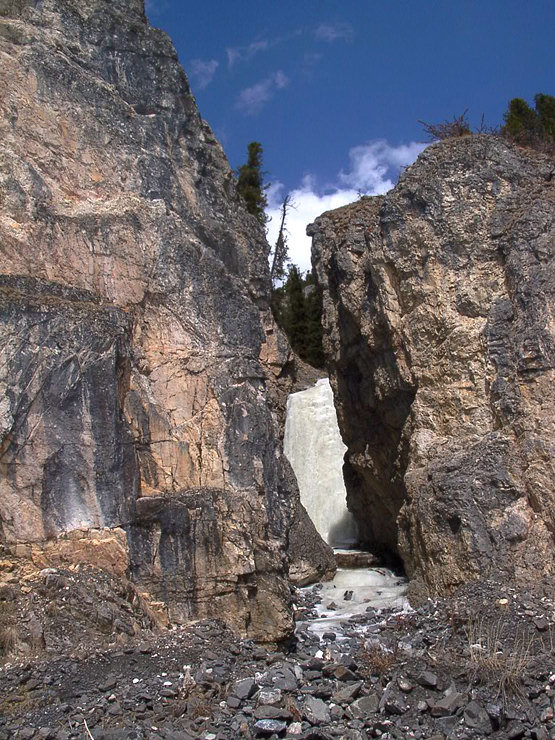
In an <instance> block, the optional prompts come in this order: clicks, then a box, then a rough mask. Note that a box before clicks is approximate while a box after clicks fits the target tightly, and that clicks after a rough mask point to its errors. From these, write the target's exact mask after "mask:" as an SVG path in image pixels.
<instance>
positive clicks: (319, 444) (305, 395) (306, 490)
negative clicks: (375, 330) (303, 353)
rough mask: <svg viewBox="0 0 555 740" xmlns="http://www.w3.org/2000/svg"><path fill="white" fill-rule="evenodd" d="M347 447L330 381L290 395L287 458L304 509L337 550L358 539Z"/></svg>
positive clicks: (286, 437)
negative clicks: (349, 501) (348, 501)
mask: <svg viewBox="0 0 555 740" xmlns="http://www.w3.org/2000/svg"><path fill="white" fill-rule="evenodd" d="M346 449H347V448H346V447H345V445H344V444H343V442H342V440H341V436H340V434H339V427H338V426H337V416H336V413H335V406H334V405H333V393H332V390H331V386H330V383H329V380H328V379H327V378H324V379H323V380H319V381H318V382H317V383H316V385H315V386H313V387H312V388H309V389H308V390H306V391H300V392H299V393H292V394H291V395H290V396H289V399H288V401H287V418H286V422H285V440H284V451H285V455H286V457H287V459H288V460H289V462H290V463H291V466H292V468H293V470H294V471H295V475H296V476H297V482H298V484H299V490H300V493H301V502H302V504H303V506H304V507H305V509H306V510H307V512H308V515H309V516H310V518H311V519H312V521H313V522H314V524H315V526H316V529H317V530H318V532H319V533H320V534H321V536H322V537H323V539H324V540H325V541H326V542H327V543H328V544H330V545H332V546H334V547H348V546H350V545H353V544H355V543H356V541H357V530H356V524H355V521H354V519H353V516H352V514H351V513H350V512H349V511H348V509H347V504H346V497H347V493H346V491H345V484H344V482H343V472H342V469H343V456H344V454H345V450H346Z"/></svg>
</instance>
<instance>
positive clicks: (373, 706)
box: [350, 694, 380, 719]
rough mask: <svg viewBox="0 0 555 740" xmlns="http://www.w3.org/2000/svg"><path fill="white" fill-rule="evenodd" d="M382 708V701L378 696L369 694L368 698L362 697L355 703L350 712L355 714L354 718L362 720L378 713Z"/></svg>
mask: <svg viewBox="0 0 555 740" xmlns="http://www.w3.org/2000/svg"><path fill="white" fill-rule="evenodd" d="M379 706H380V700H379V697H378V695H377V694H369V695H368V696H361V698H360V699H357V700H356V701H354V702H353V703H352V704H351V706H350V710H351V712H352V713H353V717H359V718H360V719H364V718H366V717H367V716H368V715H369V714H374V713H375V712H377V711H378V709H379Z"/></svg>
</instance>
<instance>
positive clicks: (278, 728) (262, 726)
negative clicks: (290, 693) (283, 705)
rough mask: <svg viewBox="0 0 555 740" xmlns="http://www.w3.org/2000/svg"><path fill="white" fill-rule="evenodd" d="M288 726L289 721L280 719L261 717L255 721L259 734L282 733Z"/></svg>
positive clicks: (255, 727)
mask: <svg viewBox="0 0 555 740" xmlns="http://www.w3.org/2000/svg"><path fill="white" fill-rule="evenodd" d="M286 727H287V722H282V721H281V720H279V719H259V720H258V721H257V722H255V723H254V731H255V732H256V734H257V735H273V734H274V733H278V734H279V733H280V732H283V730H285V728H286Z"/></svg>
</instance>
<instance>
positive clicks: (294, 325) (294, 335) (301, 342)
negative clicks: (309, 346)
mask: <svg viewBox="0 0 555 740" xmlns="http://www.w3.org/2000/svg"><path fill="white" fill-rule="evenodd" d="M303 288H304V281H303V278H302V275H301V272H300V271H299V268H298V267H297V266H296V265H292V267H291V269H290V270H289V275H288V276H287V282H286V283H285V307H284V311H283V323H284V327H283V328H284V330H285V333H286V334H287V337H288V338H289V342H290V344H291V346H292V347H293V349H294V350H295V352H296V353H297V354H298V355H299V356H300V357H301V358H302V357H303V355H304V354H305V348H306V305H305V300H304V292H303Z"/></svg>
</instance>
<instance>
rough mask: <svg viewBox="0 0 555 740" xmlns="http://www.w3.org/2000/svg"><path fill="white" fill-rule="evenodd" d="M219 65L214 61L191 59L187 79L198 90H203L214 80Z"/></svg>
mask: <svg viewBox="0 0 555 740" xmlns="http://www.w3.org/2000/svg"><path fill="white" fill-rule="evenodd" d="M219 64H220V63H219V62H218V61H217V60H216V59H191V61H190V62H189V67H188V69H189V77H191V78H192V79H193V80H194V81H195V83H196V86H197V87H198V88H199V89H200V90H203V89H204V88H205V87H207V85H209V84H210V83H211V82H212V80H213V79H214V75H215V74H216V70H217V69H218V67H219Z"/></svg>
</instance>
